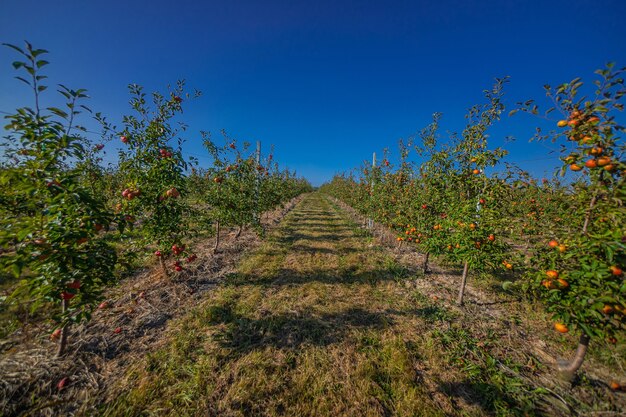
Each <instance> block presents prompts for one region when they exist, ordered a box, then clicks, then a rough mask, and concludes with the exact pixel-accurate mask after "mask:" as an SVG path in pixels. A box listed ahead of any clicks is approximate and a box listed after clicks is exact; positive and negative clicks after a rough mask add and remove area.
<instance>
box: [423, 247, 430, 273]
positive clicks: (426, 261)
mask: <svg viewBox="0 0 626 417" xmlns="http://www.w3.org/2000/svg"><path fill="white" fill-rule="evenodd" d="M428 258H430V252H426V255H424V275H426V274H427V273H429V272H430V269H428Z"/></svg>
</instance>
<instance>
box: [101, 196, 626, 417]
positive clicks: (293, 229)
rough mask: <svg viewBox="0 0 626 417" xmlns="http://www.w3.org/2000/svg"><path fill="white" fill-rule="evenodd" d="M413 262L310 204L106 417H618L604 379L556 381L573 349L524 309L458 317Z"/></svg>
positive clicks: (136, 370) (125, 388) (335, 213)
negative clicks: (557, 368)
mask: <svg viewBox="0 0 626 417" xmlns="http://www.w3.org/2000/svg"><path fill="white" fill-rule="evenodd" d="M403 259H404V258H403V257H402V256H398V254H397V253H395V252H394V251H392V250H390V249H388V248H385V247H383V246H381V245H378V244H376V241H375V240H374V239H372V237H371V236H370V235H369V234H368V233H366V232H364V231H363V230H362V229H360V228H359V227H358V225H357V224H356V223H355V222H354V217H350V216H349V215H348V212H347V211H346V210H345V208H342V207H340V206H339V205H338V203H337V202H335V201H333V200H331V199H330V198H329V197H327V196H324V195H321V194H310V195H308V196H306V197H305V198H304V200H303V201H302V202H301V203H300V204H299V205H298V206H297V207H296V208H295V209H294V210H293V211H292V212H291V213H290V214H289V215H288V216H287V217H286V218H285V220H284V221H283V223H282V224H281V226H280V227H279V228H278V229H277V230H276V231H275V232H273V233H272V234H271V235H270V236H269V237H268V239H267V240H266V242H265V243H264V244H263V245H262V246H260V247H259V248H258V249H257V250H255V251H254V252H253V253H251V254H250V255H249V256H247V257H245V258H244V259H243V260H242V261H241V262H240V263H239V265H238V268H237V270H236V271H235V272H234V273H232V274H230V275H228V276H227V277H226V278H225V279H224V281H223V282H222V283H221V285H219V286H218V287H217V288H216V289H215V290H214V291H212V292H211V293H210V294H209V295H208V297H207V299H206V301H205V302H203V303H202V304H201V305H200V306H198V307H197V308H195V309H194V310H193V311H192V312H191V313H189V314H188V315H186V316H185V317H184V318H183V319H182V320H180V321H178V322H177V323H175V324H174V325H172V326H171V327H170V329H169V330H168V331H167V332H166V334H165V336H164V337H165V338H166V340H168V343H167V344H165V345H164V346H163V347H161V348H160V349H157V350H156V351H154V352H152V353H150V354H148V355H147V356H146V358H145V359H144V360H142V361H140V362H139V363H136V364H135V365H134V366H131V368H130V370H128V372H127V373H126V376H125V379H124V380H123V382H120V384H119V386H118V389H117V390H116V392H117V393H121V395H115V397H114V398H111V399H110V401H109V402H108V403H107V404H106V405H105V406H103V408H102V410H103V412H104V413H105V414H107V415H140V414H142V415H171V416H178V415H213V416H444V415H468V416H481V415H493V414H500V415H533V414H539V415H541V414H546V415H571V414H577V413H581V412H582V414H585V412H586V411H589V412H591V410H592V409H593V410H595V411H596V412H597V411H599V410H605V411H609V412H610V410H613V412H612V413H611V414H607V415H615V412H616V411H617V410H620V407H623V404H624V399H623V398H622V397H623V396H621V395H619V394H612V393H610V392H608V391H607V389H606V387H603V386H601V385H602V384H601V383H600V382H599V379H594V377H589V378H587V380H586V381H583V382H579V383H578V387H577V388H571V387H569V386H567V385H566V384H564V383H563V382H562V381H558V380H555V378H554V375H553V370H552V369H550V368H549V366H548V365H549V364H546V363H545V361H543V362H542V359H545V358H548V361H549V360H550V359H549V358H550V357H551V355H550V354H553V353H560V352H559V351H558V348H551V347H548V346H546V344H545V343H544V342H542V340H541V339H540V338H539V337H537V335H528V334H527V333H526V332H525V331H524V330H523V329H522V327H521V326H520V324H523V323H521V322H522V321H523V319H521V318H519V317H518V316H516V314H518V313H519V309H520V307H519V306H518V307H515V308H512V309H511V310H510V311H509V310H507V309H506V307H503V308H504V310H502V309H498V308H494V307H493V306H492V307H490V308H489V311H488V313H485V314H484V317H481V314H480V311H481V309H486V307H485V306H484V305H483V304H484V303H481V302H478V301H475V302H473V303H472V302H471V299H472V294H473V295H474V300H480V297H476V295H477V294H478V292H477V291H473V292H472V291H470V295H469V296H470V302H469V303H468V304H470V306H469V307H467V308H464V309H461V308H456V307H453V306H451V305H449V304H448V303H447V302H446V300H447V299H452V296H450V287H446V286H441V287H438V286H437V279H439V280H441V279H442V276H441V275H439V276H438V277H437V279H433V280H432V281H430V282H427V283H426V284H424V281H426V280H428V278H427V277H423V276H418V275H416V272H415V269H412V268H411V266H410V265H407V264H406V262H404V261H403ZM449 277H450V276H449ZM443 279H447V278H445V277H443ZM433 291H434V292H437V291H439V292H440V296H439V297H438V296H435V295H433ZM440 298H441V299H440ZM503 311H504V312H503ZM573 346H574V345H572V347H573ZM547 351H548V352H547Z"/></svg>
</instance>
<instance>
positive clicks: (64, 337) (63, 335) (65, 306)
mask: <svg viewBox="0 0 626 417" xmlns="http://www.w3.org/2000/svg"><path fill="white" fill-rule="evenodd" d="M69 303H70V300H63V302H62V304H61V308H62V309H63V313H65V312H66V311H67V309H68V308H69ZM67 332H68V325H67V324H66V325H65V326H63V327H62V328H61V339H60V340H59V348H58V349H57V358H60V357H61V356H63V354H64V353H65V347H66V346H67Z"/></svg>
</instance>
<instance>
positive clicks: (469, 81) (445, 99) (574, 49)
mask: <svg viewBox="0 0 626 417" xmlns="http://www.w3.org/2000/svg"><path fill="white" fill-rule="evenodd" d="M147 4H148V3H142V2H132V3H121V2H112V3H109V4H107V6H106V7H103V6H100V5H97V4H83V3H78V2H67V3H64V4H63V5H62V6H59V5H53V4H39V3H38V2H37V1H27V2H17V1H8V2H5V3H4V4H3V5H2V6H0V12H2V13H0V42H3V43H11V44H15V45H17V46H21V45H23V41H24V40H27V41H29V42H31V43H32V44H33V45H34V46H35V47H37V48H43V49H46V50H48V51H49V52H50V53H49V55H48V57H47V60H49V61H50V63H51V64H50V65H49V66H48V67H46V68H45V74H46V75H48V76H49V80H48V85H50V86H52V85H55V84H58V83H61V84H65V85H68V86H69V87H71V88H86V89H87V90H88V94H89V95H90V96H91V99H90V100H89V101H88V102H87V103H86V104H87V105H88V106H89V107H91V108H92V109H93V110H94V111H99V112H102V113H103V114H104V115H105V116H107V118H108V119H110V121H111V122H112V123H113V124H118V125H119V122H120V119H121V115H123V114H126V113H128V112H129V110H130V108H129V106H128V99H129V95H128V93H127V91H126V89H127V85H128V84H130V83H137V84H140V85H143V86H144V87H145V90H146V92H152V91H153V90H158V91H164V90H165V89H166V86H167V85H168V84H174V83H175V82H176V80H177V79H185V80H186V85H187V87H188V89H189V91H193V89H198V90H200V91H202V93H203V94H202V96H201V97H200V98H199V99H197V100H190V101H189V102H188V103H185V113H184V115H183V117H182V120H183V121H184V122H185V123H186V124H188V125H189V129H188V130H187V132H186V133H185V134H184V135H182V137H183V138H185V139H187V144H186V147H185V154H186V155H187V156H189V155H193V156H195V157H198V158H199V159H200V163H201V164H202V163H203V162H204V163H205V164H206V162H207V161H208V160H209V158H208V156H204V155H206V153H205V152H204V151H203V148H202V144H201V141H200V140H199V132H200V131H201V130H206V131H210V132H211V133H212V137H213V138H217V137H218V136H219V132H220V131H221V130H222V129H224V130H226V131H227V132H228V134H229V135H230V136H232V137H234V138H236V139H237V140H240V141H249V142H255V141H257V140H259V141H261V142H262V146H263V150H264V151H267V149H269V147H270V145H273V146H274V148H275V155H276V158H277V160H278V161H280V163H281V166H282V167H287V168H289V169H290V170H295V171H296V172H297V174H298V175H301V176H304V177H305V178H307V179H308V180H309V181H310V182H311V184H313V185H314V186H319V185H321V184H322V183H324V182H327V181H329V180H330V179H332V177H333V175H335V174H337V173H342V172H347V171H350V170H351V169H353V168H355V167H358V166H359V165H361V164H362V163H363V161H369V160H371V157H372V153H373V152H376V153H377V154H378V155H379V156H380V155H382V152H383V149H385V148H389V149H390V151H391V154H392V157H391V158H390V160H391V162H392V163H394V162H396V161H397V160H398V155H397V152H394V151H395V150H396V149H397V142H398V140H399V139H401V138H405V139H406V138H408V137H410V136H411V135H412V134H414V133H415V132H418V131H419V130H420V129H422V128H423V127H425V126H426V125H427V124H428V123H429V122H430V118H431V115H432V114H433V113H435V112H441V113H442V114H443V118H442V122H441V130H440V133H441V137H442V138H445V137H446V135H447V133H446V132H461V131H462V129H463V127H464V125H465V119H464V115H465V113H466V111H467V109H468V108H469V107H471V106H472V105H474V104H480V103H482V102H483V101H484V99H483V97H482V91H483V90H485V89H489V88H490V87H491V85H492V83H493V80H494V79H495V78H503V77H505V76H510V82H508V83H507V85H506V86H505V103H506V105H507V108H506V110H505V112H504V113H503V117H502V120H501V121H500V122H499V123H498V124H497V125H496V126H494V128H492V129H491V130H490V131H489V132H488V133H489V135H490V137H491V139H490V148H495V147H498V146H502V147H504V148H505V149H507V150H508V151H509V152H510V155H509V156H507V157H506V158H505V159H504V161H506V162H510V163H514V164H517V165H520V166H521V167H522V168H524V169H525V170H527V171H529V172H530V173H531V174H532V175H533V176H534V177H536V178H541V177H551V176H552V174H553V172H554V170H555V168H556V166H557V165H558V164H559V162H558V152H554V151H555V149H554V148H553V147H551V146H550V144H547V143H541V144H540V143H529V142H528V140H529V138H530V137H532V135H533V134H534V131H535V128H536V127H537V126H551V127H552V126H553V125H550V124H549V123H547V122H546V123H544V122H543V121H541V120H540V119H539V118H536V117H530V116H528V115H520V114H518V115H516V116H513V117H508V116H507V114H508V112H509V111H510V110H512V109H513V108H514V105H515V103H517V102H521V101H525V100H528V99H535V100H536V101H537V102H538V103H539V104H541V105H542V106H541V109H543V110H545V109H546V108H547V106H546V100H545V93H544V91H543V85H544V84H551V85H553V86H554V85H558V84H560V83H563V82H568V81H570V80H571V79H573V78H575V77H578V76H580V77H582V78H583V81H585V82H586V86H587V87H589V86H591V85H592V84H591V81H592V80H593V79H594V78H593V76H594V74H593V72H594V70H596V69H599V68H603V67H604V65H605V64H606V63H607V62H610V61H615V62H616V63H617V66H618V67H619V66H623V65H625V64H626V63H625V62H624V59H623V58H624V55H625V54H624V52H626V51H625V50H624V47H623V46H622V44H621V43H620V42H619V39H626V28H625V27H624V26H623V25H622V23H621V19H620V17H621V16H624V15H625V13H624V12H626V3H624V2H621V1H606V2H603V3H602V4H598V3H595V2H591V1H574V2H561V1H559V2H550V3H549V4H544V3H541V2H526V3H524V4H516V3H515V2H508V1H507V2H479V1H473V2H455V1H448V2H437V4H431V3H426V2H420V3H412V2H403V3H398V4H395V5H394V6H393V7H385V6H383V3H382V2H368V3H360V2H340V3H334V2H323V3H316V4H308V3H291V2H266V3H263V4H262V5H261V4H259V3H256V2H237V3H236V4H234V3H232V2H209V3H201V4H200V3H194V2H189V3H185V4H177V5H176V7H174V6H171V5H170V4H169V3H168V2H151V3H149V4H150V7H149V8H147V7H145V5H147ZM94 16H97V17H98V18H97V19H95V20H94ZM59 28H61V29H59ZM590 28H594V30H590ZM595 28H601V29H600V30H597V29H595ZM94 46H96V47H94ZM16 58H17V57H16V55H15V54H14V51H12V50H11V49H9V48H4V47H3V48H0V68H3V70H2V71H0V74H2V77H0V111H3V112H12V111H13V110H14V109H15V108H17V107H21V106H23V105H26V104H28V103H29V102H30V98H31V97H30V94H29V93H30V92H29V90H28V88H26V87H25V86H24V85H22V84H21V83H19V82H18V81H16V80H15V79H14V78H13V77H14V76H15V75H17V73H16V72H15V71H13V68H12V67H11V62H13V61H14V60H15V59H16ZM50 90H52V88H50ZM44 97H45V98H46V99H51V98H52V97H53V94H52V92H51V91H49V92H47V94H46V95H45V96H44ZM555 118H557V116H556V115H555ZM550 123H552V122H550ZM84 124H85V125H87V127H88V128H89V127H90V126H93V125H90V124H89V123H84ZM508 136H512V137H515V138H516V140H515V141H514V142H509V141H507V139H506V138H507V137H508ZM116 145H117V144H115V143H112V144H107V147H106V148H105V149H106V151H107V155H108V157H107V161H108V162H113V161H114V160H115V158H114V156H115V154H116V149H117V148H119V146H116Z"/></svg>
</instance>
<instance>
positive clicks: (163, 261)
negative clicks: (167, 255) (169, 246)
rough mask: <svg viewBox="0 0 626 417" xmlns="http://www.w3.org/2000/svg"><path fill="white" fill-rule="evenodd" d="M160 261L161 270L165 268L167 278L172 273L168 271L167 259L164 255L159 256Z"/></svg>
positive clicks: (164, 273) (164, 272)
mask: <svg viewBox="0 0 626 417" xmlns="http://www.w3.org/2000/svg"><path fill="white" fill-rule="evenodd" d="M159 263H160V264H161V270H163V275H165V278H169V277H170V273H169V272H168V271H167V266H166V265H165V260H164V259H163V256H160V257H159Z"/></svg>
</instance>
